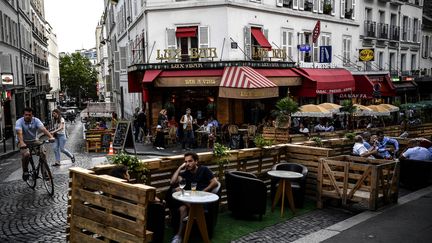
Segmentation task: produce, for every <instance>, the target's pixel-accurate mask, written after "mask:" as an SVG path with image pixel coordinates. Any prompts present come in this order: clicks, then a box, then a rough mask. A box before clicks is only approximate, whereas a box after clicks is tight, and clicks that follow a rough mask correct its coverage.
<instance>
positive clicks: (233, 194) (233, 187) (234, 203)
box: [225, 171, 267, 220]
mask: <svg viewBox="0 0 432 243" xmlns="http://www.w3.org/2000/svg"><path fill="white" fill-rule="evenodd" d="M225 186H226V191H227V200H228V209H229V210H230V211H231V212H232V213H233V214H234V215H235V216H251V215H255V214H258V215H259V218H260V220H261V219H262V215H264V214H265V212H266V207H267V187H266V185H265V184H264V182H263V181H261V180H259V179H257V177H256V176H255V175H254V174H252V173H248V172H243V171H232V172H227V173H225Z"/></svg>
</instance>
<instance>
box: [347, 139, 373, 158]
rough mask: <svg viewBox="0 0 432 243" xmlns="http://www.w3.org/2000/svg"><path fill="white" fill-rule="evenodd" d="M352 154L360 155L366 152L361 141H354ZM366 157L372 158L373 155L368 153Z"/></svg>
mask: <svg viewBox="0 0 432 243" xmlns="http://www.w3.org/2000/svg"><path fill="white" fill-rule="evenodd" d="M352 152H353V154H355V155H359V156H361V155H362V154H364V153H367V152H368V150H367V148H366V147H365V146H364V145H363V143H355V144H354V146H353V151H352ZM368 158H370V159H373V158H374V157H373V156H372V155H370V156H369V157H368Z"/></svg>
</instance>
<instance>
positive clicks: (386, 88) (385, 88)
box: [368, 74, 396, 96]
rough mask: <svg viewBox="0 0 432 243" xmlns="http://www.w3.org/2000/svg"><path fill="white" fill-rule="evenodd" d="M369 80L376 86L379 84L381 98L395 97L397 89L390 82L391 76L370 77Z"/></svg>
mask: <svg viewBox="0 0 432 243" xmlns="http://www.w3.org/2000/svg"><path fill="white" fill-rule="evenodd" d="M368 79H369V80H370V81H371V82H372V83H373V84H374V85H375V84H379V85H380V86H381V87H380V91H381V96H395V95H396V88H395V86H394V85H393V82H392V81H391V80H390V76H389V75H388V74H387V75H368Z"/></svg>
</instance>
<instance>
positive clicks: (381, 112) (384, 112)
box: [367, 105, 390, 116]
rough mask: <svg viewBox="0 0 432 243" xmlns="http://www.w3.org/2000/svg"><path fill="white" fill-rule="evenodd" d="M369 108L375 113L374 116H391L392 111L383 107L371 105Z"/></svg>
mask: <svg viewBox="0 0 432 243" xmlns="http://www.w3.org/2000/svg"><path fill="white" fill-rule="evenodd" d="M367 107H368V108H369V109H371V110H372V111H373V115H374V116H389V115H390V111H389V110H387V109H386V108H384V107H382V106H379V105H370V106H367Z"/></svg>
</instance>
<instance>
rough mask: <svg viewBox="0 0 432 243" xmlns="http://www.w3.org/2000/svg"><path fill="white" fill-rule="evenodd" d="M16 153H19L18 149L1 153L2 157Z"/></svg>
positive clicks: (0, 156)
mask: <svg viewBox="0 0 432 243" xmlns="http://www.w3.org/2000/svg"><path fill="white" fill-rule="evenodd" d="M16 153H18V150H12V151H9V152H6V153H2V154H0V159H7V158H9V157H11V156H12V155H14V154H16Z"/></svg>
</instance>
